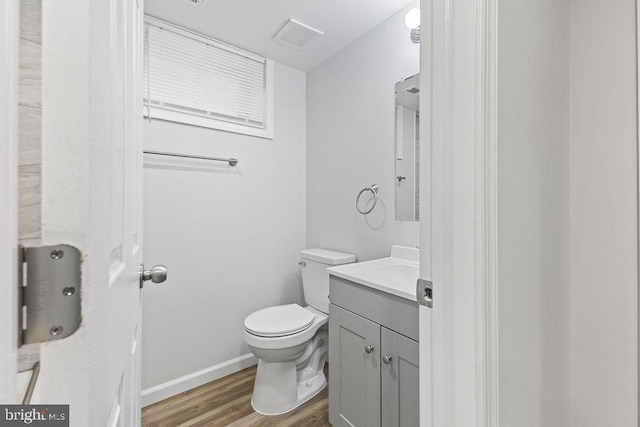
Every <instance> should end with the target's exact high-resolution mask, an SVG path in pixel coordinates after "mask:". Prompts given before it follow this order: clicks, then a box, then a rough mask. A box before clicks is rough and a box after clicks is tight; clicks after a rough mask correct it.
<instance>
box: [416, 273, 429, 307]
mask: <svg viewBox="0 0 640 427" xmlns="http://www.w3.org/2000/svg"><path fill="white" fill-rule="evenodd" d="M416 299H417V300H418V304H420V305H424V306H427V307H429V308H433V282H431V280H425V279H418V281H417V283H416Z"/></svg>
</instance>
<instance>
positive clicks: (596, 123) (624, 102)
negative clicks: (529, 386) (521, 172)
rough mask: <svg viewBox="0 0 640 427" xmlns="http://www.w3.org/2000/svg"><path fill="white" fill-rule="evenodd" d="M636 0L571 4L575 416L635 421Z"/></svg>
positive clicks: (596, 422)
mask: <svg viewBox="0 0 640 427" xmlns="http://www.w3.org/2000/svg"><path fill="white" fill-rule="evenodd" d="M635 3H636V2H635V1H634V0H588V1H584V0H572V1H571V255H572V260H571V300H572V301H571V416H572V420H571V421H572V423H571V425H573V426H576V427H577V426H580V427H589V426H594V427H595V426H603V425H609V426H637V425H638V370H637V366H638V351H637V348H638V340H637V338H638V328H637V325H638V324H637V315H638V314H637V313H638V293H637V292H638V274H637V267H638V265H637V261H638V251H637V239H638V228H637V225H638V222H637V221H638V220H637V137H636V117H637V116H636V44H635V43H636V33H635V31H636V30H635V16H636V9H635V8H636V5H635Z"/></svg>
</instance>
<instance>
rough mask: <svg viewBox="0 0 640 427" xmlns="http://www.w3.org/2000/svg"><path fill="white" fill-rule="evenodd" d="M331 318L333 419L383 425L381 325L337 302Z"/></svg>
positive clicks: (340, 423)
mask: <svg viewBox="0 0 640 427" xmlns="http://www.w3.org/2000/svg"><path fill="white" fill-rule="evenodd" d="M329 318H330V319H335V321H333V320H332V321H331V322H330V323H329V349H330V352H329V381H330V383H329V384H330V385H329V407H330V408H331V410H330V411H329V422H331V424H332V425H333V426H334V427H343V426H344V427H349V426H356V427H357V426H367V427H368V426H379V425H380V365H381V360H380V357H379V351H374V350H377V349H379V348H380V325H378V324H376V323H374V322H372V321H370V320H367V319H365V318H364V317H362V316H358V315H357V314H354V313H351V312H350V311H347V310H344V309H342V308H340V307H338V306H337V305H334V304H331V305H330V306H329ZM367 346H371V349H372V350H371V352H367V350H366V349H367ZM334 379H335V380H334ZM334 390H335V391H334ZM332 410H333V411H332Z"/></svg>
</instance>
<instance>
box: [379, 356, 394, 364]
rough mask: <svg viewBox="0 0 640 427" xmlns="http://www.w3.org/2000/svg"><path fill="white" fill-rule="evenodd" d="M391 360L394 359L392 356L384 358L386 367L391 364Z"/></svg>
mask: <svg viewBox="0 0 640 427" xmlns="http://www.w3.org/2000/svg"><path fill="white" fill-rule="evenodd" d="M391 359H393V358H392V357H391V356H384V357H383V358H382V362H384V364H385V365H388V364H389V363H391Z"/></svg>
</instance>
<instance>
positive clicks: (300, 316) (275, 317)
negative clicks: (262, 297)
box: [244, 304, 315, 337]
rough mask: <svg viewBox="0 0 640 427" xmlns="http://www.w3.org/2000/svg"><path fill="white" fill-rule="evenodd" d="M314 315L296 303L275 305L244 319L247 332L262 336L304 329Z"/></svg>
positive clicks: (274, 335) (288, 333)
mask: <svg viewBox="0 0 640 427" xmlns="http://www.w3.org/2000/svg"><path fill="white" fill-rule="evenodd" d="M314 318H315V315H314V314H313V313H312V312H310V311H309V310H306V309H304V308H302V307H300V306H299V305H298V304H287V305H276V306H273V307H267V308H263V309H262V310H258V311H256V312H255V313H252V314H250V315H249V316H247V318H246V319H245V320H244V328H245V329H246V330H247V332H249V333H251V334H254V335H259V336H263V337H280V336H284V335H291V334H295V333H297V332H301V331H304V330H305V329H307V328H308V327H309V326H311V324H312V323H313V319H314Z"/></svg>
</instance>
